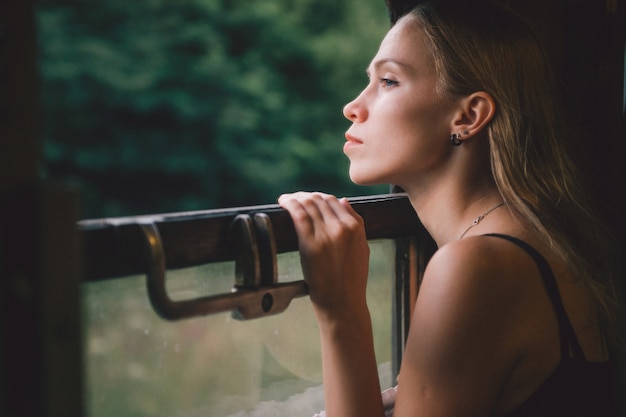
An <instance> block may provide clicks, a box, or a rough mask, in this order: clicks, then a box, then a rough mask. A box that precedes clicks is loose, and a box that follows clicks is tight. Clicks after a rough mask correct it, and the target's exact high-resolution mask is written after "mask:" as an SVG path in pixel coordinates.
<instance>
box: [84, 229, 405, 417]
mask: <svg viewBox="0 0 626 417" xmlns="http://www.w3.org/2000/svg"><path fill="white" fill-rule="evenodd" d="M370 247H371V261H370V279H369V282H368V301H369V305H370V310H371V313H372V321H373V326H374V333H375V339H376V340H375V347H376V352H377V358H378V362H379V364H380V369H381V386H382V387H383V388H385V387H387V386H389V385H390V383H391V381H390V379H391V371H390V365H389V362H390V360H391V300H392V276H393V258H394V256H393V242H392V241H376V242H370ZM278 273H279V276H280V278H279V280H280V281H282V282H286V281H294V280H298V279H301V270H300V264H299V257H298V254H297V253H290V254H283V255H279V266H278ZM233 279H234V264H231V263H224V264H213V265H208V266H203V267H198V268H193V269H185V270H180V271H169V272H168V291H169V292H170V294H171V296H172V298H174V299H187V298H194V297H198V296H202V295H207V294H215V293H218V292H228V291H230V288H231V287H232V284H233ZM83 308H84V310H85V319H84V326H85V331H84V333H83V334H84V335H85V362H86V367H85V368H86V373H87V375H86V382H87V414H88V415H89V416H91V417H110V416H132V417H143V416H150V417H155V416H159V417H160V416H163V417H165V416H167V417H183V416H185V417H187V416H203V417H204V416H216V417H230V416H232V417H234V416H237V417H244V416H245V417H250V416H268V415H289V416H293V417H299V416H303V417H310V416H311V415H313V414H314V413H316V412H318V411H319V410H321V409H323V408H324V404H323V395H322V389H321V386H320V385H321V358H320V348H319V336H318V330H317V324H316V322H315V319H314V317H313V314H312V310H311V307H310V303H309V299H308V298H306V297H305V298H300V299H296V300H294V301H293V302H292V303H291V305H290V306H289V308H288V309H287V311H285V312H284V313H283V314H280V315H277V316H271V317H267V318H263V319H256V320H251V321H238V320H235V319H233V318H232V317H231V315H230V314H228V313H224V314H217V315H213V316H207V317H202V318H196V319H189V320H183V321H179V322H169V321H165V320H162V319H161V318H159V317H158V316H157V315H156V313H155V312H154V311H153V310H152V308H151V306H150V304H149V302H148V298H147V295H146V291H145V278H144V277H143V276H137V277H128V278H123V279H117V280H111V281H105V282H98V283H90V284H86V285H85V286H84V288H83Z"/></svg>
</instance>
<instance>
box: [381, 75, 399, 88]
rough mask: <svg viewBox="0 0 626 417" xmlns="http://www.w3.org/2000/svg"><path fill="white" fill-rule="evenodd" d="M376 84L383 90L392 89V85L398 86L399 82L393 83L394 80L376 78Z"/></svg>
mask: <svg viewBox="0 0 626 417" xmlns="http://www.w3.org/2000/svg"><path fill="white" fill-rule="evenodd" d="M378 83H379V84H380V85H381V86H382V87H383V88H385V87H393V86H394V85H398V84H399V82H398V81H394V80H391V79H389V78H382V77H379V78H378Z"/></svg>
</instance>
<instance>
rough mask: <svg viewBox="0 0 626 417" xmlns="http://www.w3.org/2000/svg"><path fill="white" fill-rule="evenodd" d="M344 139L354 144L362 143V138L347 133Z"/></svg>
mask: <svg viewBox="0 0 626 417" xmlns="http://www.w3.org/2000/svg"><path fill="white" fill-rule="evenodd" d="M346 140H347V141H348V143H353V144H355V145H358V144H362V143H363V141H362V140H360V139H357V138H355V137H354V136H352V135H350V134H348V133H346Z"/></svg>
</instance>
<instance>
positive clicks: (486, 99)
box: [451, 91, 496, 140]
mask: <svg viewBox="0 0 626 417" xmlns="http://www.w3.org/2000/svg"><path fill="white" fill-rule="evenodd" d="M459 105H460V107H459V110H458V112H457V114H456V115H455V117H454V119H453V120H452V132H451V133H457V134H460V135H461V140H465V139H469V138H470V137H472V136H475V135H477V134H478V133H480V132H481V131H482V130H483V129H484V128H485V127H486V126H487V125H488V124H489V122H490V121H491V119H493V116H494V115H495V113H496V102H495V100H494V99H493V97H492V96H491V94H489V93H486V92H484V91H478V92H475V93H472V94H470V95H469V96H466V97H463V98H462V99H461V100H460V102H459Z"/></svg>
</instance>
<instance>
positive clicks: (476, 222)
mask: <svg viewBox="0 0 626 417" xmlns="http://www.w3.org/2000/svg"><path fill="white" fill-rule="evenodd" d="M503 205H504V203H500V204H498V205H497V206H495V207H492V208H490V209H489V210H487V211H486V212H484V213H483V214H481V215H480V216H478V217H476V218H475V219H474V221H473V222H472V224H470V225H469V227H468V228H467V229H465V231H464V232H463V233H462V234H461V236H460V237H459V240H461V239H463V236H465V234H466V233H467V232H469V230H470V229H471V228H472V227H474V226H476V225H477V224H478V223H480V222H481V221H482V220H483V219H484V218H485V216H487V215H488V214H489V213H491V212H492V211H494V210H495V209H497V208H498V207H502V206H503Z"/></svg>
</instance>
